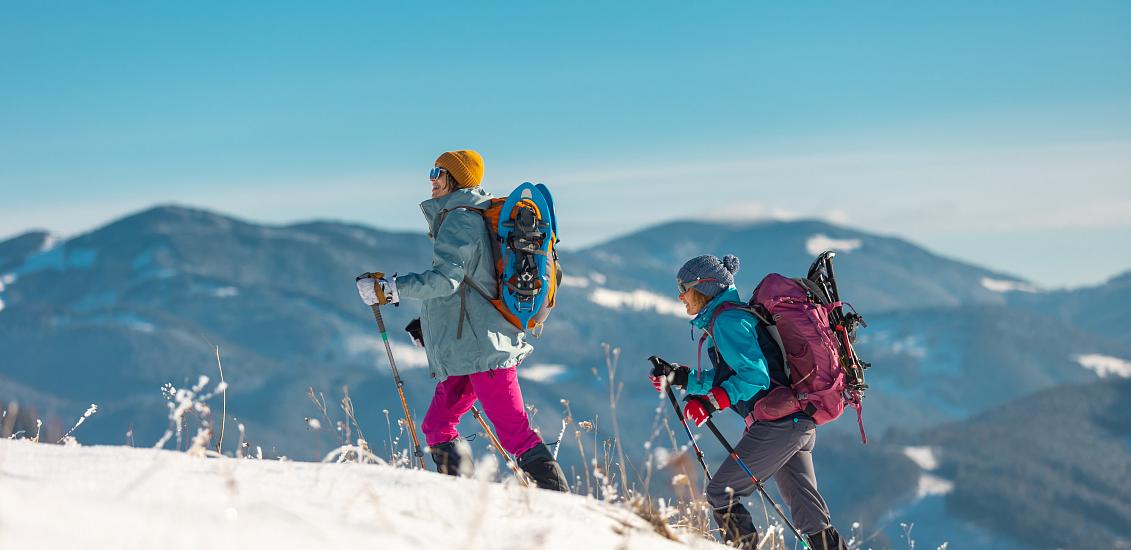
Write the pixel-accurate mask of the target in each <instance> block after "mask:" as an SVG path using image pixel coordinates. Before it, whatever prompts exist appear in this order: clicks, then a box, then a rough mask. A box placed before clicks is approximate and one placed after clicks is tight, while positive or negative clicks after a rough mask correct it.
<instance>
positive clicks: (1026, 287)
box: [981, 277, 1041, 293]
mask: <svg viewBox="0 0 1131 550" xmlns="http://www.w3.org/2000/svg"><path fill="white" fill-rule="evenodd" d="M981 282H982V288H985V289H986V290H992V291H994V292H1029V293H1036V292H1040V291H1041V289H1040V287H1037V286H1035V285H1031V284H1029V283H1022V282H1019V281H1003V280H1001V279H991V278H989V277H982V281H981Z"/></svg>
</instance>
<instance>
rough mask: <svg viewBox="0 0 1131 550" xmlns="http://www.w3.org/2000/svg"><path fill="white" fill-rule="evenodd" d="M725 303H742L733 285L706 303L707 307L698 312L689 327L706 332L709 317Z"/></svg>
mask: <svg viewBox="0 0 1131 550" xmlns="http://www.w3.org/2000/svg"><path fill="white" fill-rule="evenodd" d="M726 302H734V303H737V304H743V303H744V302H743V301H742V297H741V296H739V294H738V289H737V288H735V287H734V286H733V285H731V286H730V287H729V288H727V289H726V290H724V291H722V292H720V293H719V295H718V296H715V297H714V298H712V299H711V301H710V302H707V305H706V306H705V307H704V308H703V310H702V311H700V312H699V315H696V316H695V318H694V319H692V320H691V326H693V327H695V328H697V329H701V330H707V325H708V324H710V322H711V316H712V315H714V314H715V310H716V309H718V308H719V306H721V305H723V304H724V303H726Z"/></svg>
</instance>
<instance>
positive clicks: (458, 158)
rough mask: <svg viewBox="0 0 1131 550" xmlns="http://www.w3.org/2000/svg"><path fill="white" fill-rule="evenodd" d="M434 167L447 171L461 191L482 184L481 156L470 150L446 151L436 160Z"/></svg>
mask: <svg viewBox="0 0 1131 550" xmlns="http://www.w3.org/2000/svg"><path fill="white" fill-rule="evenodd" d="M436 166H439V167H440V168H443V169H444V170H447V171H448V173H449V174H451V175H452V177H454V178H455V179H456V181H457V182H459V186H460V187H461V188H463V189H466V188H468V187H478V186H479V184H480V183H482V182H483V156H482V155H480V154H479V153H477V152H475V151H472V150H471V149H463V150H460V151H447V152H445V153H444V154H442V155H440V158H438V159H436Z"/></svg>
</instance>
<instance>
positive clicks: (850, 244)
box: [805, 233, 862, 256]
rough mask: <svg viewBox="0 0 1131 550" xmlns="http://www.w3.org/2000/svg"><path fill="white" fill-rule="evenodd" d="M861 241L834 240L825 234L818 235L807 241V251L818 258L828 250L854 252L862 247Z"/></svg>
mask: <svg viewBox="0 0 1131 550" xmlns="http://www.w3.org/2000/svg"><path fill="white" fill-rule="evenodd" d="M861 244H862V243H861V242H860V239H833V238H831V237H829V236H828V235H825V234H824V233H818V234H816V235H813V236H812V237H809V240H807V241H805V251H806V252H808V253H809V254H810V255H812V256H816V255H817V254H820V253H822V252H824V251H826V250H837V251H840V252H852V251H853V250H856V249H857V248H860V246H861Z"/></svg>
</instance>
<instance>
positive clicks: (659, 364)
mask: <svg viewBox="0 0 1131 550" xmlns="http://www.w3.org/2000/svg"><path fill="white" fill-rule="evenodd" d="M648 360H649V361H651V362H652V365H653V366H654V367H656V368H661V369H662V368H664V363H666V361H664V360H663V359H660V358H659V357H658V356H655V355H653V356H651V357H649V358H648ZM664 389H666V390H667V393H668V400H669V401H671V403H672V408H673V409H675V415H676V416H677V417H679V423H680V424H682V425H683V431H684V432H686V433H687V440H688V441H690V442H691V447H692V448H693V449H695V458H697V459H699V464H700V465H701V466H703V474H704V475H706V476H707V481H710V480H711V469H710V468H708V467H707V461H706V460H704V459H703V451H702V450H700V449H699V444H698V443H696V442H695V436H694V435H692V434H691V428H689V427H688V426H687V419H686V418H684V417H683V409H680V408H679V400H678V399H676V397H675V392H673V391H672V387H671V385H670V384H668V383H667V382H665V383H664Z"/></svg>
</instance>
